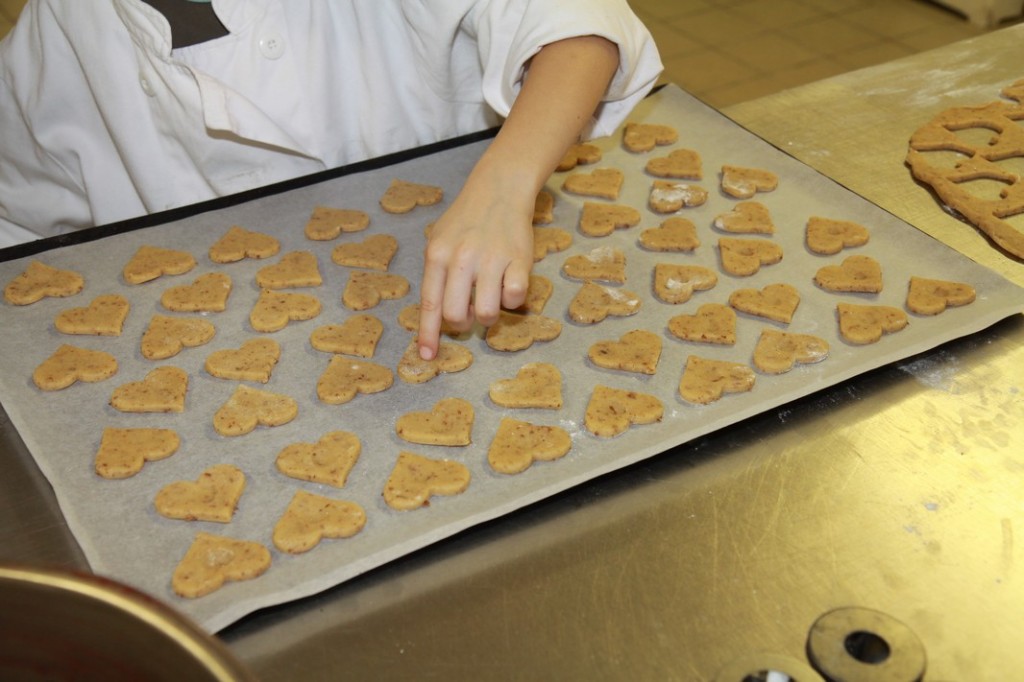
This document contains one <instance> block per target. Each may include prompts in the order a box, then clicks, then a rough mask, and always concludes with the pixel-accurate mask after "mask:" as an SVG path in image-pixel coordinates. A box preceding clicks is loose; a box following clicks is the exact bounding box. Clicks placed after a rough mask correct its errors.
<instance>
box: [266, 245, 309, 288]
mask: <svg viewBox="0 0 1024 682" xmlns="http://www.w3.org/2000/svg"><path fill="white" fill-rule="evenodd" d="M323 281H324V280H323V277H321V276H320V266H319V264H318V263H317V261H316V256H315V255H314V254H313V252H312V251H292V252H291V253H286V254H285V255H283V256H281V260H279V261H278V262H276V263H274V264H273V265H267V266H266V267H263V268H260V270H259V271H258V272H257V273H256V284H257V285H259V287H260V288H261V289H294V288H296V287H318V286H320V285H321V284H323Z"/></svg>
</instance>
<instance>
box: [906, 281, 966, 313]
mask: <svg viewBox="0 0 1024 682" xmlns="http://www.w3.org/2000/svg"><path fill="white" fill-rule="evenodd" d="M974 297H975V291H974V287H972V286H971V285H970V284H964V283H963V282H947V281H945V280H941V279H926V278H924V277H911V278H910V285H909V287H908V288H907V308H908V309H909V310H910V311H912V312H915V313H917V314H918V315H938V314H939V313H941V312H942V311H943V310H945V309H946V307H947V306H961V305H967V304H968V303H971V302H973V301H974Z"/></svg>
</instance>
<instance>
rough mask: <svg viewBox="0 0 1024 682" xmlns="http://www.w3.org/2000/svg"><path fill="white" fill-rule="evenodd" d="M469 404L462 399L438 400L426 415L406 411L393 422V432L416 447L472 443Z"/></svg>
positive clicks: (473, 415) (471, 421) (471, 411)
mask: <svg viewBox="0 0 1024 682" xmlns="http://www.w3.org/2000/svg"><path fill="white" fill-rule="evenodd" d="M475 416H476V415H475V413H474V411H473V405H472V403H470V402H469V401H468V400H463V399H462V398H442V399H441V400H439V401H437V402H436V403H434V407H433V408H431V409H430V411H429V412H408V413H406V414H403V415H401V416H400V417H399V418H398V421H396V422H395V433H396V434H398V437H399V438H401V439H402V440H404V441H408V442H410V443H417V444H419V445H447V446H461V445H469V444H470V443H471V442H472V435H473V419H474V417H475Z"/></svg>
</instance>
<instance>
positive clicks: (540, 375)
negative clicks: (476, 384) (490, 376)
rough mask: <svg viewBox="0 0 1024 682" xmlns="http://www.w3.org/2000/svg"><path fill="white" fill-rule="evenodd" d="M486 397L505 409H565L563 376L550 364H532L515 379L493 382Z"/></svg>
mask: <svg viewBox="0 0 1024 682" xmlns="http://www.w3.org/2000/svg"><path fill="white" fill-rule="evenodd" d="M487 394H488V396H490V398H491V401H492V402H494V404H495V405H500V406H502V407H516V408H520V407H535V408H541V409H549V410H557V409H559V408H560V407H562V373H561V372H560V371H558V367H556V366H554V365H552V364H550V363H547V362H530V363H527V364H525V365H523V366H522V367H520V368H519V372H518V373H517V374H516V375H515V377H513V378H511V379H498V380H496V381H493V382H491V386H490V389H489V390H488V393H487Z"/></svg>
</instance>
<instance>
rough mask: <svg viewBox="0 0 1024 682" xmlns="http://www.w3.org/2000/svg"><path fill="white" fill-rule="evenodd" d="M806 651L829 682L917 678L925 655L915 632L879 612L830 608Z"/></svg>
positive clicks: (909, 680)
mask: <svg viewBox="0 0 1024 682" xmlns="http://www.w3.org/2000/svg"><path fill="white" fill-rule="evenodd" d="M807 652H808V656H809V658H810V661H811V665H813V666H814V667H815V668H816V669H817V670H818V671H819V672H820V673H821V674H822V675H824V676H825V678H826V679H828V680H830V681H831V682H917V680H920V679H921V678H922V677H923V676H924V670H925V666H926V665H927V658H926V656H925V651H924V645H923V644H921V640H920V639H918V637H917V635H915V634H914V632H913V631H912V630H911V629H910V628H909V627H907V626H906V625H904V624H903V623H901V622H900V621H898V620H896V619H895V618H893V617H892V616H889V615H887V614H885V613H882V612H881V611H875V610H873V609H865V608H861V607H847V608H841V609H836V610H834V611H829V612H828V613H826V614H825V615H823V616H822V617H821V618H819V619H818V620H817V621H815V623H814V625H813V626H812V627H811V632H810V634H809V636H808V638H807Z"/></svg>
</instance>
